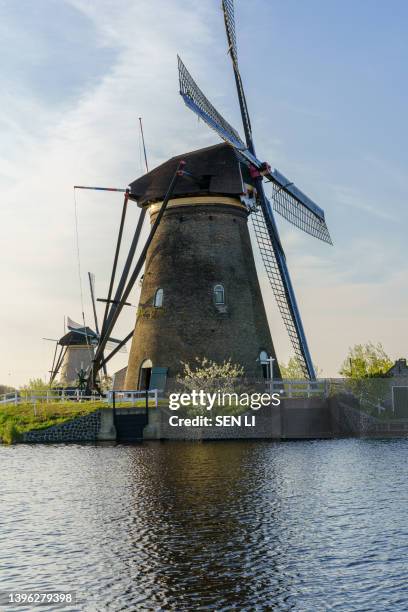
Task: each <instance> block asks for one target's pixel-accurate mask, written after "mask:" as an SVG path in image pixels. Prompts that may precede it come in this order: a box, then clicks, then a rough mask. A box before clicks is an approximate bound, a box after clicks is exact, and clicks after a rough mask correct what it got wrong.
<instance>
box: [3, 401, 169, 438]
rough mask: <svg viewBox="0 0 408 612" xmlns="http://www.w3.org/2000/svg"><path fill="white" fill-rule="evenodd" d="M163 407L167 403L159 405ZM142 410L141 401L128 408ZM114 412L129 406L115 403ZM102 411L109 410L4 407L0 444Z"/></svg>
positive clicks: (69, 405) (95, 405) (89, 405)
mask: <svg viewBox="0 0 408 612" xmlns="http://www.w3.org/2000/svg"><path fill="white" fill-rule="evenodd" d="M159 404H160V405H166V404H167V402H166V401H162V400H161V401H160V402H159ZM131 405H132V406H138V407H140V408H143V407H144V406H145V401H144V400H137V401H136V402H133V403H132V404H131ZM154 405H155V404H154V401H153V400H149V408H154ZM116 407H117V408H121V407H124V408H129V407H130V404H129V402H117V403H116ZM101 408H111V405H110V404H107V403H106V402H103V401H96V402H92V401H89V402H74V401H66V402H62V401H58V402H45V401H44V402H37V403H36V404H34V403H33V402H22V403H21V404H6V405H3V406H0V443H3V444H14V443H15V442H19V441H21V440H22V437H23V434H24V433H25V432H26V431H30V430H32V429H46V428H47V427H51V426H52V425H58V424H59V423H64V422H65V421H71V420H72V419H76V418H77V417H80V416H84V415H86V414H89V413H90V412H94V411H95V410H99V409H101Z"/></svg>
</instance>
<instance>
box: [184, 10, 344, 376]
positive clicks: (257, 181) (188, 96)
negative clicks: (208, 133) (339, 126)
mask: <svg viewBox="0 0 408 612" xmlns="http://www.w3.org/2000/svg"><path fill="white" fill-rule="evenodd" d="M222 8H223V12H224V21H225V27H226V33H227V39H228V45H229V54H230V56H231V61H232V67H233V71H234V76H235V82H236V87H237V93H238V100H239V105H240V109H241V116H242V123H243V127H244V132H245V143H244V142H243V141H242V140H241V138H240V136H239V134H238V132H237V131H236V130H235V129H234V128H233V127H231V125H230V124H229V123H228V122H227V121H226V120H225V119H224V118H223V117H222V116H221V115H220V113H218V111H217V110H216V109H215V108H214V106H212V104H211V103H210V102H209V101H208V99H207V98H206V97H205V95H204V94H203V92H202V91H201V90H200V88H199V87H198V86H197V84H196V83H195V81H194V80H193V78H192V77H191V75H190V73H189V72H188V71H187V69H186V67H185V65H184V64H183V62H182V61H181V59H180V58H178V65H179V79H180V94H181V96H182V97H183V100H184V102H185V103H186V105H187V106H188V107H189V108H190V109H191V110H192V111H193V112H194V113H196V114H197V115H198V117H200V118H201V119H203V120H204V121H205V122H206V123H207V125H209V126H210V127H211V128H212V129H213V130H215V131H216V132H217V134H218V135H219V136H220V137H221V138H222V139H223V140H224V141H226V142H227V143H229V144H230V145H231V146H232V147H233V148H234V149H235V151H236V154H237V156H238V158H239V159H240V161H241V162H242V163H244V164H245V165H246V166H247V168H248V170H249V173H250V176H251V179H252V181H251V182H252V184H253V185H254V187H255V192H253V191H251V189H250V190H249V191H248V194H247V195H248V198H247V205H248V208H249V209H250V212H251V217H252V221H253V226H254V230H255V235H256V238H257V242H258V246H259V249H260V252H261V256H262V259H263V262H264V265H265V269H266V272H267V275H268V278H269V281H270V283H271V286H272V289H273V292H274V295H275V298H276V301H277V304H278V307H279V310H280V313H281V315H282V317H283V320H284V323H285V326H286V329H287V331H288V334H289V337H290V340H291V343H292V346H293V349H294V351H295V355H296V357H297V359H298V360H299V363H300V365H301V367H302V369H303V371H304V374H305V375H306V376H307V377H308V378H309V379H311V380H314V379H315V371H314V367H313V363H312V359H311V356H310V352H309V348H308V344H307V340H306V335H305V332H304V329H303V325H302V320H301V317H300V313H299V309H298V306H297V303H296V298H295V293H294V290H293V286H292V282H291V280H290V276H289V271H288V267H287V263H286V257H285V253H284V251H283V247H282V244H281V241H280V238H279V233H278V229H277V226H276V223H275V219H274V216H273V212H272V208H271V205H270V202H269V201H268V199H267V197H266V195H265V191H264V186H263V177H265V178H266V179H267V180H268V181H269V182H271V183H272V187H273V190H274V194H273V203H274V208H275V210H276V211H277V212H278V213H279V214H281V215H282V216H283V217H284V218H285V219H287V220H288V221H290V222H291V223H293V224H294V225H295V226H296V227H298V228H300V229H302V230H303V231H305V232H307V233H309V234H311V235H312V236H314V237H316V238H319V239H320V240H323V241H325V242H328V243H329V244H332V242H331V238H330V234H329V231H328V229H327V226H326V222H325V216H324V211H323V210H322V209H321V208H320V207H319V206H317V204H315V203H314V202H313V201H312V200H311V199H310V198H308V197H307V196H306V195H305V194H304V193H303V192H302V191H300V189H298V188H297V187H296V186H295V185H294V183H293V182H291V181H290V180H289V179H287V178H286V177H285V176H284V175H283V174H281V173H280V172H279V171H278V170H276V169H275V170H271V168H270V166H269V164H267V163H266V162H261V161H260V160H259V158H258V157H257V156H256V153H255V146H254V140H253V134H252V128H251V121H250V117H249V111H248V107H247V103H246V99H245V93H244V87H243V84H242V79H241V75H240V72H239V68H238V53H237V43H236V34H235V21H234V4H233V0H223V1H222ZM251 201H252V202H253V204H251V203H250V202H251Z"/></svg>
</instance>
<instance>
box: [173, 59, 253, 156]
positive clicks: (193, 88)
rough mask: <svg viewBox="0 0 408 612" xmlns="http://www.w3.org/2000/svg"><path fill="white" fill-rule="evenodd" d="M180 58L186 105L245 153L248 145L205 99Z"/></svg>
mask: <svg viewBox="0 0 408 612" xmlns="http://www.w3.org/2000/svg"><path fill="white" fill-rule="evenodd" d="M177 58H178V68H179V82H180V95H181V96H182V98H183V100H184V102H185V104H186V105H187V106H188V107H189V108H190V109H191V110H192V111H193V112H194V113H196V115H198V116H199V117H200V118H201V119H203V120H204V121H205V122H206V123H207V125H209V126H210V128H211V129H213V130H215V131H216V132H217V134H218V135H219V136H221V138H222V139H223V140H225V141H226V142H229V144H231V145H232V146H233V147H235V148H237V149H238V150H239V151H244V150H245V149H246V145H245V144H244V143H243V141H242V140H241V138H240V136H239V134H238V132H237V131H236V130H235V129H234V128H233V127H232V126H231V125H230V124H229V123H228V121H226V120H225V119H224V117H223V116H222V115H220V113H219V112H218V111H217V110H216V109H215V108H214V106H213V105H212V104H211V102H210V101H209V100H208V99H207V98H206V97H205V95H204V94H203V92H202V91H201V89H200V88H199V87H198V85H197V83H196V82H195V81H194V79H193V77H192V76H191V74H190V73H189V71H188V70H187V68H186V67H185V65H184V64H183V62H182V61H181V58H180V57H179V56H177Z"/></svg>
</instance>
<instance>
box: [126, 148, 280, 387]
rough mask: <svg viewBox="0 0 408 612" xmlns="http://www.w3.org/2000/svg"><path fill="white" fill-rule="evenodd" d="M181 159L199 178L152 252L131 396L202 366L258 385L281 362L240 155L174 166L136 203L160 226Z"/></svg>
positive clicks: (213, 153) (194, 158) (151, 179)
mask: <svg viewBox="0 0 408 612" xmlns="http://www.w3.org/2000/svg"><path fill="white" fill-rule="evenodd" d="M180 159H184V160H185V162H186V167H187V168H188V169H189V171H190V172H191V173H192V174H193V176H194V178H191V179H190V180H188V181H187V180H185V181H183V182H180V183H179V184H178V186H177V187H176V189H175V190H174V192H173V195H172V199H171V200H170V201H169V203H168V205H167V208H166V212H165V213H164V215H163V218H162V220H161V223H160V225H159V228H158V230H157V232H156V234H155V237H154V239H153V241H152V243H151V245H150V247H149V249H148V252H147V256H146V263H145V271H144V276H143V284H142V290H141V296H140V302H139V308H138V315H137V320H136V326H135V332H134V336H133V342H132V348H131V351H130V357H129V365H128V370H127V376H126V383H125V386H126V388H128V389H134V388H136V387H144V386H145V385H149V383H150V384H151V386H152V387H155V386H158V385H160V384H162V383H163V378H164V376H166V375H168V376H169V377H171V378H173V377H175V376H176V375H177V374H178V373H180V371H181V370H182V364H181V362H187V363H193V362H194V360H195V358H196V357H199V358H204V357H207V358H209V359H211V360H214V361H217V362H222V361H224V360H228V359H232V361H233V362H234V363H239V364H241V365H242V366H243V367H244V369H245V373H246V374H247V375H248V376H251V377H255V376H262V362H264V363H266V360H267V358H268V357H269V356H272V357H273V358H275V351H274V347H273V344H272V339H271V335H270V331H269V327H268V322H267V318H266V313H265V308H264V304H263V301H262V295H261V291H260V287H259V282H258V278H257V275H256V269H255V262H254V257H253V253H252V248H251V242H250V237H249V232H248V222H247V220H248V214H249V212H248V209H247V206H246V205H245V202H244V198H243V197H242V194H243V193H244V192H245V191H246V188H245V183H244V180H243V176H242V172H241V163H240V161H239V160H238V159H237V156H236V155H235V152H234V149H233V148H232V147H231V146H230V145H229V144H219V145H215V146H212V147H207V148H205V149H200V150H198V151H193V152H191V153H186V154H184V155H182V156H179V157H175V158H173V159H170V160H169V161H167V162H166V163H164V164H162V165H161V166H159V167H158V168H156V169H155V170H152V171H151V172H149V173H148V174H146V175H145V176H143V177H141V178H140V179H138V180H137V181H135V182H133V183H131V185H130V193H131V195H132V197H134V198H135V199H136V200H137V201H138V204H139V206H142V207H144V208H147V209H148V211H149V214H150V221H151V222H152V223H153V222H154V221H155V219H156V217H157V213H158V211H159V209H160V206H161V202H162V201H163V198H164V194H165V192H166V189H167V185H168V184H169V181H170V179H171V176H172V175H173V174H174V171H175V169H176V167H177V164H178V163H179V160H180ZM275 363H276V361H275ZM275 374H278V371H277V370H276V372H275ZM151 376H153V379H152V380H151V381H150V377H151Z"/></svg>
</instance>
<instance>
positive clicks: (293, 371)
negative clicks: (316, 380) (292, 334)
mask: <svg viewBox="0 0 408 612" xmlns="http://www.w3.org/2000/svg"><path fill="white" fill-rule="evenodd" d="M279 368H280V371H281V374H282V378H283V379H285V378H287V379H289V380H298V379H302V378H305V375H304V372H303V369H302V366H301V363H300V361H299V359H298V358H297V357H291V358H290V359H289V361H288V363H287V365H285V364H284V363H280V364H279ZM314 369H315V372H316V376H317V377H319V376H320V375H321V370H320V368H318V367H317V366H316V365H315V366H314Z"/></svg>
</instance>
